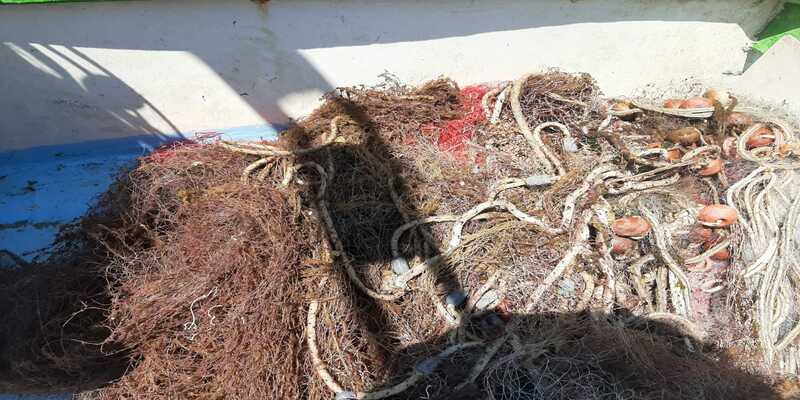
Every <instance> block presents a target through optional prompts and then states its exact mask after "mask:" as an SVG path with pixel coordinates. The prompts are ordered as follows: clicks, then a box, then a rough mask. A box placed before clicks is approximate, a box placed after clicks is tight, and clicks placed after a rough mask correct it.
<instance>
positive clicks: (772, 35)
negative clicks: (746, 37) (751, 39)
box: [753, 2, 800, 53]
mask: <svg viewBox="0 0 800 400" xmlns="http://www.w3.org/2000/svg"><path fill="white" fill-rule="evenodd" d="M786 35H791V36H794V37H796V38H797V39H798V40H800V4H796V3H792V2H790V3H786V4H785V5H784V7H783V11H781V13H780V14H778V15H777V16H776V17H775V18H774V19H773V20H772V21H770V22H769V24H768V25H767V27H766V28H765V29H764V31H763V32H761V33H760V34H759V35H758V39H759V40H758V41H757V42H756V43H755V44H754V45H753V48H754V49H756V50H758V51H759V52H761V53H766V51H767V50H769V48H770V47H772V45H773V44H775V42H777V41H778V40H780V38H782V37H784V36H786Z"/></svg>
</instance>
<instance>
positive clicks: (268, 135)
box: [0, 125, 284, 259]
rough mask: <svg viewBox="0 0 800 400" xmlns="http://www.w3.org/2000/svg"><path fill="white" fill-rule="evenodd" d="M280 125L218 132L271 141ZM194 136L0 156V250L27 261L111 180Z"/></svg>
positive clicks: (236, 137) (87, 144) (241, 138)
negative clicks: (143, 158) (146, 157)
mask: <svg viewBox="0 0 800 400" xmlns="http://www.w3.org/2000/svg"><path fill="white" fill-rule="evenodd" d="M283 128H284V127H282V126H271V125H254V126H246V127H238V128H231V129H221V130H217V131H215V132H219V133H221V134H222V135H221V137H222V138H224V139H227V140H234V141H247V140H272V139H275V138H276V137H277V134H278V132H279V129H283ZM194 136H195V134H186V135H176V136H165V135H142V136H132V137H126V138H120V139H106V140H94V141H86V142H82V143H75V144H63V145H55V146H42V147H35V148H29V149H24V150H15V151H8V152H4V153H0V210H2V212H0V249H6V250H10V251H12V252H14V253H17V254H19V255H21V256H22V257H23V258H26V259H31V258H33V257H34V256H36V255H38V254H42V252H43V250H44V249H46V248H47V247H48V246H49V245H50V244H51V243H52V241H53V239H54V238H55V235H56V233H57V232H58V230H59V228H60V227H61V226H62V225H63V224H65V223H68V222H70V221H72V220H74V219H75V218H78V217H80V216H81V215H83V214H84V213H86V211H87V210H88V208H89V205H90V204H91V203H92V202H93V200H94V199H95V198H96V197H97V196H98V195H99V194H100V193H102V192H104V191H106V190H107V189H108V187H109V185H110V184H111V183H112V182H113V180H114V177H115V175H116V174H117V173H118V172H119V171H120V170H121V169H122V168H123V167H126V166H131V165H133V162H134V161H135V160H136V158H138V157H141V156H143V155H146V154H148V153H149V152H151V151H152V150H153V149H155V148H157V147H158V146H160V145H163V144H165V143H169V142H171V141H175V140H178V139H184V138H193V137H194Z"/></svg>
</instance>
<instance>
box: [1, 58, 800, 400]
mask: <svg viewBox="0 0 800 400" xmlns="http://www.w3.org/2000/svg"><path fill="white" fill-rule="evenodd" d="M704 98H705V99H706V100H704V102H698V101H697V100H696V99H693V100H692V101H691V102H689V103H687V104H689V105H690V107H685V108H670V107H662V106H661V105H659V104H652V103H649V102H647V101H643V100H626V99H608V98H605V97H603V96H602V93H600V91H599V90H598V88H597V86H596V85H595V83H594V81H593V80H592V79H591V77H590V76H588V75H585V74H568V73H563V72H559V71H549V72H546V73H541V74H531V75H525V76H523V77H520V78H519V79H517V80H515V81H510V82H501V83H497V84H492V85H478V86H469V87H465V88H459V87H458V86H457V85H456V84H455V83H454V82H452V81H450V80H447V79H438V80H435V81H432V82H429V83H427V84H425V85H422V86H420V87H409V86H405V85H402V84H399V83H397V82H396V81H391V80H388V81H387V83H386V84H384V85H380V86H378V87H353V88H340V89H337V90H335V91H334V92H332V93H330V94H328V95H327V96H326V97H325V99H324V100H325V102H324V104H323V105H322V106H320V107H319V108H318V109H317V110H315V111H314V112H313V113H311V114H310V115H309V116H307V117H306V118H304V119H302V120H300V121H298V122H297V123H296V124H295V125H293V126H291V127H290V128H289V129H287V130H286V131H285V132H283V133H282V134H281V135H280V137H279V138H278V140H276V141H274V142H248V143H239V142H226V141H223V140H219V139H218V138H216V137H214V136H213V135H206V136H203V137H198V138H197V139H196V140H192V141H185V142H181V143H177V144H172V145H169V146H166V147H164V148H160V149H158V150H157V151H155V152H154V153H153V154H151V155H149V156H147V157H144V158H142V159H141V160H139V163H138V165H137V166H136V167H135V168H133V169H132V170H130V171H128V172H126V173H124V174H122V175H121V176H120V178H119V180H118V182H117V183H116V184H115V186H114V187H113V188H112V189H111V190H110V191H109V193H107V194H106V195H105V196H104V197H103V198H102V199H101V200H100V202H99V203H98V205H97V210H98V211H97V212H94V213H93V214H90V215H89V216H87V217H86V218H84V219H83V220H81V222H80V223H79V224H78V225H77V226H76V230H75V232H79V233H80V234H81V235H84V236H86V237H87V238H88V239H85V240H84V241H83V242H76V243H77V245H76V246H75V248H76V249H83V250H80V251H79V250H76V251H75V252H72V253H64V254H65V255H64V257H66V258H61V257H59V258H53V259H51V260H48V261H47V262H43V263H39V264H36V265H31V266H26V267H22V268H20V269H19V271H15V272H13V274H19V275H18V277H15V278H13V279H12V278H9V280H7V282H20V283H15V284H13V285H11V284H9V285H7V286H4V290H6V291H8V292H9V293H11V292H14V291H15V290H16V291H17V292H16V293H19V291H20V290H24V289H23V288H25V287H26V286H24V285H23V284H22V283H21V282H34V281H35V282H38V281H45V280H48V279H51V278H50V277H53V276H57V275H54V274H50V273H48V274H40V275H35V274H34V273H33V272H31V271H34V270H42V271H44V269H42V268H49V269H48V270H47V271H50V270H56V269H58V266H59V265H84V266H86V265H92V266H93V267H92V268H85V269H84V271H85V273H87V274H89V275H90V278H89V279H84V278H81V279H80V281H81V282H94V283H95V284H93V285H92V286H91V287H90V288H84V289H81V290H77V291H76V292H75V293H74V295H73V297H69V296H65V297H63V299H62V300H59V301H62V302H63V303H68V304H73V305H74V304H76V303H77V304H89V303H88V302H87V301H86V300H85V299H87V298H94V299H96V300H97V301H95V302H94V303H92V305H90V306H87V307H83V308H80V307H78V308H77V309H76V307H74V306H72V307H66V308H63V309H54V308H41V310H43V311H44V314H43V317H42V318H43V319H42V320H45V321H53V322H52V323H50V324H49V325H48V324H45V325H44V327H43V328H42V329H39V328H40V327H39V326H35V327H30V326H29V327H28V328H27V329H28V332H29V334H31V335H33V336H36V337H37V340H38V338H39V337H42V338H49V339H46V341H47V340H49V341H52V340H54V339H53V338H58V337H59V336H58V335H57V332H56V330H54V329H50V328H48V329H44V328H47V327H48V326H50V325H53V326H60V327H62V329H66V330H65V332H67V333H68V334H67V335H64V336H61V337H66V338H73V339H77V340H79V341H77V342H75V343H80V345H72V344H70V346H68V347H65V348H64V349H65V350H64V352H63V353H59V355H60V354H64V355H74V356H75V357H74V359H75V360H76V362H74V363H72V364H71V365H73V366H76V365H89V366H92V365H94V364H92V362H97V363H103V362H106V363H111V362H112V361H113V365H114V366H117V367H119V366H122V367H124V368H125V370H124V371H120V370H119V369H117V370H114V369H112V368H107V370H108V371H110V374H111V375H113V376H114V377H115V378H116V379H110V378H109V377H108V376H99V377H98V375H97V374H94V376H92V379H84V381H85V384H84V385H83V386H82V387H87V386H92V385H95V386H97V385H98V384H99V382H103V383H107V384H106V385H105V386H104V387H102V388H99V389H97V390H94V391H89V392H85V393H84V394H83V395H82V396H84V397H85V398H102V399H112V398H113V399H118V398H148V399H161V398H163V399H168V398H188V399H209V398H241V399H249V398H281V399H330V398H336V399H382V398H395V399H420V398H423V399H425V398H428V399H433V398H449V399H459V398H463V399H474V398H486V399H559V398H563V399H663V398H674V399H697V398H719V399H730V398H781V397H783V398H790V397H788V396H791V395H792V393H795V392H794V390H795V389H794V388H795V386H794V382H795V381H794V380H793V377H795V376H796V374H797V372H798V362H800V360H798V348H797V344H796V338H797V336H798V332H800V328H798V326H800V325H798V324H799V322H798V321H799V320H800V318H798V311H797V310H798V309H797V306H796V298H797V290H798V289H797V285H798V283H800V282H798V279H800V275H797V274H796V270H797V268H796V267H797V265H798V262H800V260H797V256H798V252H797V248H798V244H800V243H798V241H799V239H798V236H797V234H796V231H795V229H794V227H795V226H797V224H798V222H800V192H798V190H797V189H796V188H797V187H798V185H797V179H798V177H797V176H796V171H797V170H798V168H800V163H798V147H797V142H796V138H795V136H794V132H795V131H794V128H793V127H792V126H791V125H789V124H788V123H786V122H784V121H781V120H776V119H773V118H770V117H769V116H766V115H764V114H763V113H760V112H758V110H756V109H745V108H744V107H741V106H739V105H738V104H737V102H736V99H735V98H734V97H733V96H730V95H727V94H723V93H719V92H715V91H709V92H707V93H706V94H705V97H704ZM701 103H702V104H701ZM706 103H708V104H710V105H712V107H697V106H696V105H697V104H701V105H705V104H706ZM101 210H104V211H102V212H101ZM99 215H102V216H104V218H105V220H106V221H105V222H99V219H98V216H99ZM61 242H62V243H66V242H67V240H66V239H64V240H62V241H61ZM85 249H91V251H86V250H85ZM47 266H49V267H47ZM64 271H70V270H69V269H64ZM23 276H24V278H23ZM76 280H78V279H73V280H70V279H66V280H63V282H61V283H60V284H61V285H63V286H73V285H77V282H75V281H76ZM75 287H79V286H75ZM66 291H67V289H66V288H61V287H59V288H58V290H56V292H58V293H61V292H66ZM92 296H93V297H92ZM52 298H53V299H61V298H62V297H59V296H55V297H52ZM53 301H55V300H53ZM10 304H13V303H10ZM4 307H6V306H4ZM27 307H29V308H30V307H34V306H31V305H29V306H27ZM39 307H41V306H39ZM79 310H83V311H81V312H80V313H78V314H77V315H84V316H85V317H81V318H79V319H77V320H76V319H74V318H72V319H70V318H69V316H71V315H72V314H74V313H75V312H76V311H79ZM90 310H94V311H90ZM95 325H96V326H102V327H103V329H102V330H99V331H96V332H94V337H92V335H85V337H84V338H79V337H78V336H79V335H80V334H82V333H83V332H85V329H86V328H87V327H89V326H95ZM30 332H33V333H30ZM45 334H46V335H45ZM9 335H10V336H13V335H12V334H10V333H7V336H9ZM14 335H17V336H15V337H16V340H17V341H18V342H19V340H21V339H20V338H19V336H20V333H15V334H14ZM43 335H45V336H43ZM70 335H72V336H70ZM43 340H44V339H43ZM40 350H41V349H40V348H38V347H37V348H28V349H26V350H25V351H18V352H16V353H10V354H12V356H9V359H11V358H16V359H22V358H23V356H22V355H23V353H24V354H27V356H30V357H32V355H36V356H38V357H40V358H37V360H39V362H40V365H41V366H47V368H51V370H52V371H58V372H57V373H55V375H53V376H56V377H58V376H69V373H72V372H74V368H72V369H71V368H69V367H66V366H64V364H58V363H56V362H55V360H58V359H59V358H58V357H57V356H58V355H54V354H53V353H52V352H44V353H43V352H42V351H40ZM67 350H69V351H67ZM80 351H83V352H84V353H80ZM80 356H82V357H83V358H85V359H87V360H89V361H86V360H84V362H83V363H81V362H78V361H80V360H81V357H80ZM30 357H29V358H30ZM34 358H35V357H34ZM37 365H39V364H37ZM53 365H56V366H55V367H54V366H53ZM99 365H101V364H98V365H95V366H94V367H93V368H97V367H98V366H99ZM39 368H40V369H39V370H37V371H38V372H36V373H30V374H28V375H27V376H29V377H31V378H33V377H38V376H44V374H43V373H42V372H43V371H48V372H49V371H51V370H46V369H41V368H43V367H39ZM35 369H36V368H32V370H35ZM87 371H90V372H91V371H93V370H92V369H88V370H87ZM60 373H63V374H61V375H59V374H60ZM9 381H15V382H17V383H18V384H20V382H23V383H25V384H20V385H22V386H26V385H27V386H26V387H34V386H35V383H33V382H34V381H35V380H34V379H30V380H29V381H28V382H24V380H23V379H21V377H20V376H17V377H16V378H15V379H14V380H12V379H9ZM68 381H69V380H68V379H61V380H58V379H54V380H53V381H51V382H50V386H51V387H67V386H68V385H67V382H68ZM73 382H74V380H73ZM18 386H19V385H18Z"/></svg>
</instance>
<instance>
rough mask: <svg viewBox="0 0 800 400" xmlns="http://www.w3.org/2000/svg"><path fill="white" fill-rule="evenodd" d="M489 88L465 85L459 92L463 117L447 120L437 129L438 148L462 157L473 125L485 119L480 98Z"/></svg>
mask: <svg viewBox="0 0 800 400" xmlns="http://www.w3.org/2000/svg"><path fill="white" fill-rule="evenodd" d="M488 90H489V88H488V87H486V86H483V85H474V86H467V87H465V88H464V89H462V90H461V93H460V94H459V97H460V100H461V106H462V107H463V109H464V117H462V118H459V119H455V120H451V121H448V122H447V123H446V124H445V125H444V127H442V129H441V130H440V131H439V141H438V144H439V148H440V149H442V150H444V151H449V152H451V153H453V154H454V155H456V156H457V157H464V153H465V150H466V142H467V140H469V139H470V138H472V136H473V135H474V134H475V126H476V125H477V124H478V123H480V122H483V121H485V120H486V116H485V115H484V114H483V108H482V107H481V99H482V98H483V95H485V94H486V92H487V91H488Z"/></svg>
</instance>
